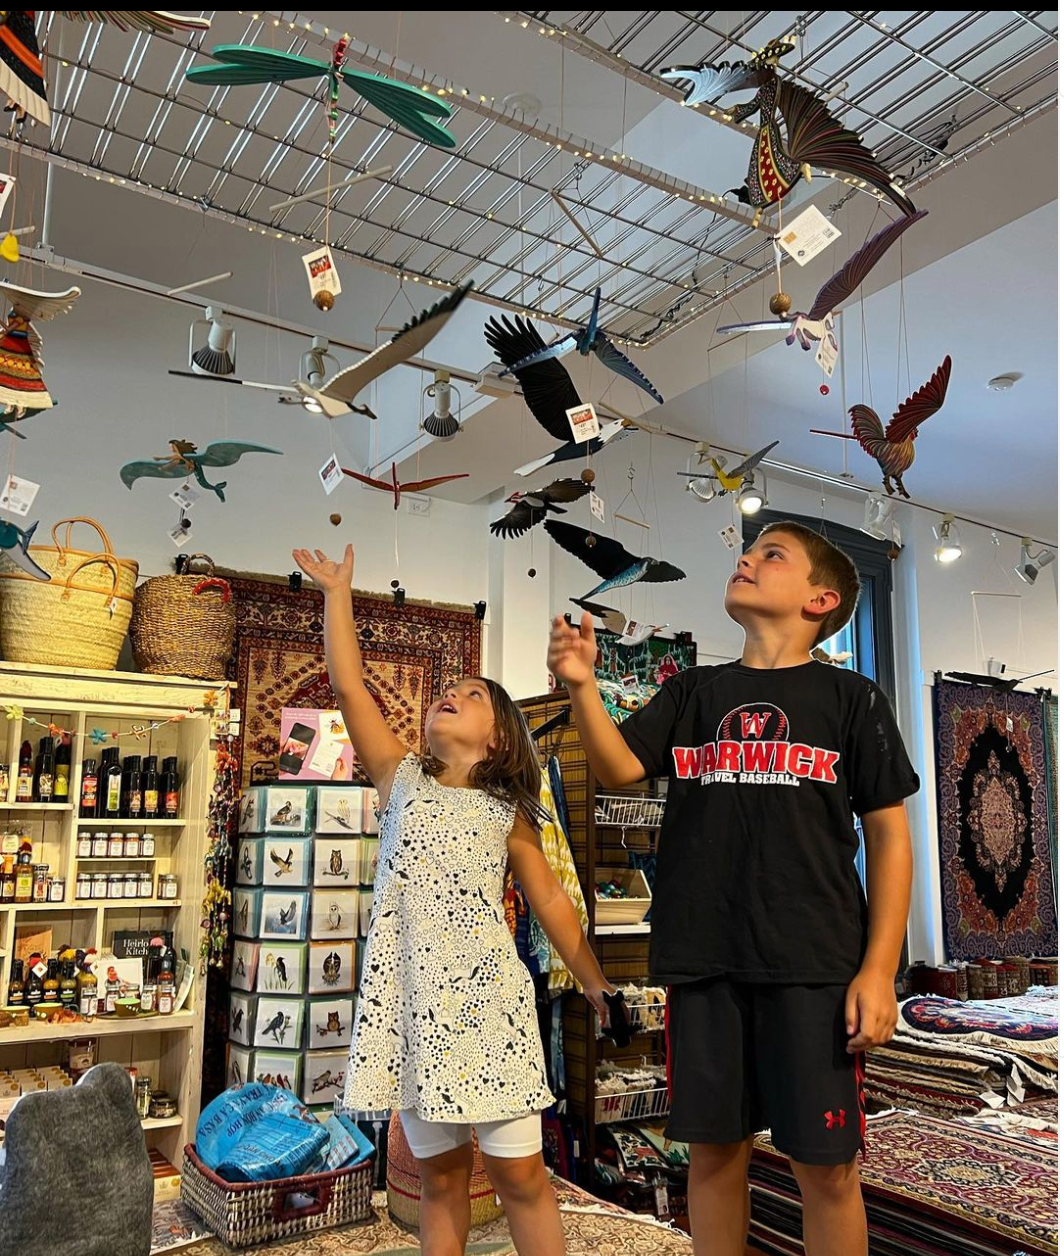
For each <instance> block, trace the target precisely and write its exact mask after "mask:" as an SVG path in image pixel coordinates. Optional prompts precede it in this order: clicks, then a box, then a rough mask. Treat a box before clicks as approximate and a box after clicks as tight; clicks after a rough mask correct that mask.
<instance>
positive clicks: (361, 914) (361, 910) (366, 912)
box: [358, 890, 373, 938]
mask: <svg viewBox="0 0 1064 1256" xmlns="http://www.w3.org/2000/svg"><path fill="white" fill-rule="evenodd" d="M372 915H373V891H372V890H362V891H361V893H360V894H359V896H358V933H359V937H362V938H368V937H369V922H370V918H371V917H372Z"/></svg>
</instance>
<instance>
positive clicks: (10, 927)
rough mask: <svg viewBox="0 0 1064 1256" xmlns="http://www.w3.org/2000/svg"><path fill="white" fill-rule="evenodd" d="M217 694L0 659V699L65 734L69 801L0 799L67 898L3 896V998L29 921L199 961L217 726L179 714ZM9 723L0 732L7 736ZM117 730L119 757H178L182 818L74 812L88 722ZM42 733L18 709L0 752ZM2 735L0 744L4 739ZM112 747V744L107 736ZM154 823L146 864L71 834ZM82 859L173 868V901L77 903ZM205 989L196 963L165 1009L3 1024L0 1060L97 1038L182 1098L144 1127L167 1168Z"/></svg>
mask: <svg viewBox="0 0 1064 1256" xmlns="http://www.w3.org/2000/svg"><path fill="white" fill-rule="evenodd" d="M210 689H213V690H214V691H215V692H216V693H218V694H219V697H220V698H221V699H222V702H223V703H224V690H225V686H224V685H222V684H219V683H214V682H205V681H200V680H189V679H184V678H181V677H168V676H142V675H138V674H135V673H130V672H98V671H87V670H83V669H80V668H69V669H64V670H63V671H57V670H53V669H51V668H47V667H36V666H31V665H23V664H16V663H7V662H2V661H0V708H2V707H4V706H7V705H17V706H18V707H20V708H22V710H23V713H24V715H25V716H33V717H35V718H37V719H38V720H41V721H42V722H43V723H45V724H48V723H49V722H53V723H55V724H57V725H59V726H60V727H62V728H67V729H73V730H74V733H75V736H74V739H73V744H72V754H71V767H70V799H71V801H70V802H69V803H61V804H50V805H47V806H43V805H38V804H15V803H14V790H15V785H16V782H15V777H14V773H12V774H11V783H10V789H9V794H8V797H7V798H6V799H4V798H0V825H3V827H4V828H5V829H6V830H8V831H13V830H17V831H21V832H24V833H25V834H26V835H27V836H28V837H29V838H30V839H31V840H32V841H33V849H34V854H33V858H34V862H35V863H47V864H48V865H49V866H50V868H51V871H52V872H53V873H54V874H57V875H62V876H64V877H65V878H66V896H65V901H64V902H62V903H16V904H11V903H5V904H0V956H2V957H3V962H2V964H0V974H2V976H0V1002H2V1001H6V995H7V983H8V981H9V979H10V969H11V959H12V958H13V956H14V954H15V946H16V938H17V935H18V933H19V932H20V931H21V929H22V928H23V927H24V926H25V925H26V924H27V923H36V924H39V925H40V926H41V927H42V928H43V927H48V928H50V929H51V930H52V939H53V947H54V946H57V945H59V944H62V943H66V942H69V943H70V944H71V945H73V946H80V947H95V948H96V951H97V954H103V953H104V951H105V950H110V949H111V939H112V935H113V933H114V931H115V930H116V929H123V930H128V929H171V930H173V934H174V949H175V950H176V951H177V953H178V956H179V957H180V956H181V953H182V952H184V953H185V955H186V956H187V958H188V959H189V961H190V962H191V963H192V964H193V965H195V966H196V967H197V969H198V965H199V946H200V903H201V900H202V894H203V889H204V869H203V854H204V851H205V849H206V833H207V823H206V816H207V804H208V800H209V796H210V790H211V786H212V784H213V778H214V751H213V748H212V746H211V738H212V721H211V720H210V719H207V718H193V717H191V716H188V708H189V707H200V706H202V705H203V696H204V694H205V693H206V692H207V691H208V690H210ZM178 714H181V715H186V716H187V718H185V719H182V720H180V721H178V722H175V723H171V724H167V725H166V726H165V727H163V728H160V729H157V730H155V732H153V733H151V734H148V735H147V736H146V737H144V738H143V739H138V738H137V737H135V736H134V735H133V733H132V732H131V731H130V730H131V728H132V726H133V725H137V724H145V723H150V722H152V721H153V720H162V719H167V718H168V717H169V716H172V715H178ZM5 727H6V730H7V731H6V734H5V732H4V731H3V730H4V728H5ZM96 727H100V728H105V729H107V730H112V729H115V730H118V731H119V732H120V733H121V734H122V735H121V737H120V739H119V741H118V742H117V744H118V746H119V748H120V751H121V757H123V758H124V757H125V756H126V755H128V754H139V755H140V756H141V757H142V758H143V756H145V755H147V754H154V755H157V756H158V757H159V759H160V767H161V761H162V759H163V758H164V757H166V756H167V755H176V756H177V759H178V767H179V771H180V773H181V816H180V818H179V819H177V820H154V821H145V820H106V819H88V820H83V819H81V818H80V817H79V816H78V815H77V811H78V808H77V806H76V805H75V803H76V801H77V800H78V799H80V796H81V772H82V764H83V762H84V760H85V758H93V759H96V760H97V762H98V761H99V758H100V753H101V751H102V749H103V746H97V745H92V744H89V743H90V740H91V739H90V738H89V736H88V734H89V733H90V732H91V730H92V729H93V728H96ZM46 731H47V730H46V729H45V728H40V727H37V726H35V725H31V724H28V723H27V722H26V721H25V720H24V719H22V718H15V719H12V720H8V721H0V756H3V757H4V758H5V759H6V761H7V762H8V763H9V764H17V762H18V751H19V746H20V745H21V743H22V741H23V740H24V739H26V738H28V739H29V740H30V742H31V743H32V745H33V749H34V753H35V754H36V751H37V743H38V740H39V738H40V737H42V736H43V735H45V733H46ZM5 737H6V741H5ZM106 744H109V745H114V744H116V743H115V742H114V741H113V740H112V741H109V742H108V743H106ZM86 828H91V829H94V830H101V831H102V830H111V829H123V830H127V831H128V830H133V831H135V830H138V829H153V830H156V848H155V854H154V855H153V856H151V857H150V860H149V859H131V860H129V861H125V860H120V859H117V858H116V859H114V860H103V859H98V860H88V861H85V860H79V859H78V857H77V834H78V830H79V829H81V830H84V829H86ZM82 862H85V863H86V864H87V865H88V866H91V867H92V868H93V870H94V871H102V870H103V869H104V868H106V867H107V865H108V864H109V863H113V864H114V865H116V866H118V867H121V866H123V865H125V866H126V867H127V868H128V869H129V870H134V869H136V870H140V869H144V868H149V867H150V868H151V869H152V871H153V875H154V876H155V877H157V876H158V874H159V873H174V874H175V875H176V876H177V878H178V890H179V895H180V896H179V897H178V898H177V899H165V900H159V899H157V898H154V897H153V898H150V899H148V898H129V899H127V898H122V899H78V898H75V897H74V894H75V882H76V871H77V867H78V865H79V864H80V863H82ZM204 993H205V990H204V988H203V983H202V978H201V977H200V976H199V974H198V972H197V977H196V980H195V982H194V983H193V987H192V992H191V995H190V998H189V1000H188V1002H186V1004H185V1007H184V1009H183V1010H182V1011H180V1012H175V1013H174V1014H172V1015H171V1016H151V1017H144V1018H139V1017H137V1018H129V1019H123V1018H119V1017H114V1016H111V1017H106V1018H105V1017H98V1018H97V1019H96V1020H94V1021H91V1022H82V1023H77V1024H70V1025H51V1026H49V1025H35V1024H32V1023H31V1024H30V1025H29V1026H27V1027H26V1028H22V1029H13V1028H9V1029H4V1030H0V1068H19V1067H25V1066H28V1065H34V1064H41V1065H44V1064H55V1063H59V1064H65V1063H66V1058H67V1049H68V1046H67V1044H68V1043H69V1042H70V1041H71V1040H74V1039H90V1038H91V1039H96V1041H97V1059H98V1060H99V1061H101V1062H103V1061H105V1060H111V1061H114V1062H116V1063H118V1064H121V1065H122V1066H124V1067H136V1069H137V1071H138V1076H144V1075H147V1076H149V1077H151V1079H152V1086H153V1089H165V1090H167V1091H169V1093H170V1094H171V1095H172V1096H173V1097H174V1099H175V1100H176V1102H177V1108H178V1116H176V1117H172V1118H167V1119H165V1120H159V1121H151V1120H148V1121H145V1122H143V1126H144V1130H145V1138H146V1140H147V1142H148V1146H149V1147H150V1148H157V1149H158V1150H159V1151H160V1152H161V1153H162V1154H163V1155H164V1156H165V1157H166V1159H168V1160H169V1161H170V1162H171V1163H172V1164H180V1163H181V1153H182V1148H183V1147H184V1145H185V1144H186V1143H187V1142H191V1141H192V1140H193V1139H194V1136H195V1128H196V1119H197V1117H198V1115H199V1102H200V1076H201V1072H202V1057H203V1007H202V999H203V996H204Z"/></svg>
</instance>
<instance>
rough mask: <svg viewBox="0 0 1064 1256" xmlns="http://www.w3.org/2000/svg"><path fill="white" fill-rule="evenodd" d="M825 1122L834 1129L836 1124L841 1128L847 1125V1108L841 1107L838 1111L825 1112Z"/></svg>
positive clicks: (829, 1127) (830, 1128)
mask: <svg viewBox="0 0 1064 1256" xmlns="http://www.w3.org/2000/svg"><path fill="white" fill-rule="evenodd" d="M824 1123H825V1125H827V1127H828V1129H829V1130H833V1129H834V1128H835V1126H836V1125H837V1126H838V1127H839V1129H842V1128H844V1126H845V1125H846V1109H845V1108H840V1109H839V1110H838V1112H825V1113H824Z"/></svg>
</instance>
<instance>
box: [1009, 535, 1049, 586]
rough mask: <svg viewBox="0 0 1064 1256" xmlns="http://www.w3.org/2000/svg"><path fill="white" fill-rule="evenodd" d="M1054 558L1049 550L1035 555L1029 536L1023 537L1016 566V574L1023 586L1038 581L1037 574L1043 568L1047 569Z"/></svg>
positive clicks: (1032, 542)
mask: <svg viewBox="0 0 1064 1256" xmlns="http://www.w3.org/2000/svg"><path fill="white" fill-rule="evenodd" d="M1054 558H1056V554H1054V553H1053V551H1052V550H1049V549H1044V550H1042V551H1041V552H1040V553H1038V554H1036V553H1035V552H1034V541H1033V540H1032V539H1031V538H1030V537H1029V536H1025V537H1024V538H1023V540H1022V541H1021V542H1020V561H1019V562H1018V563H1017V564H1016V569H1015V570H1016V574H1017V575H1018V576H1019V577H1020V579H1021V580H1022V581H1023V582H1024V584H1034V582H1035V581H1036V580H1037V579H1038V573H1039V572H1040V571H1041V570H1042V568H1043V567H1048V566H1049V564H1050V563H1051V562H1052V561H1053V559H1054Z"/></svg>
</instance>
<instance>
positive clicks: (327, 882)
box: [313, 837, 362, 889]
mask: <svg viewBox="0 0 1064 1256" xmlns="http://www.w3.org/2000/svg"><path fill="white" fill-rule="evenodd" d="M361 861H362V843H361V841H360V840H359V839H358V838H357V837H316V838H315V839H314V877H313V882H314V887H315V888H318V887H320V886H330V887H334V888H338V889H354V888H355V887H356V886H357V885H358V883H359V881H358V876H359V869H360V866H361Z"/></svg>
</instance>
